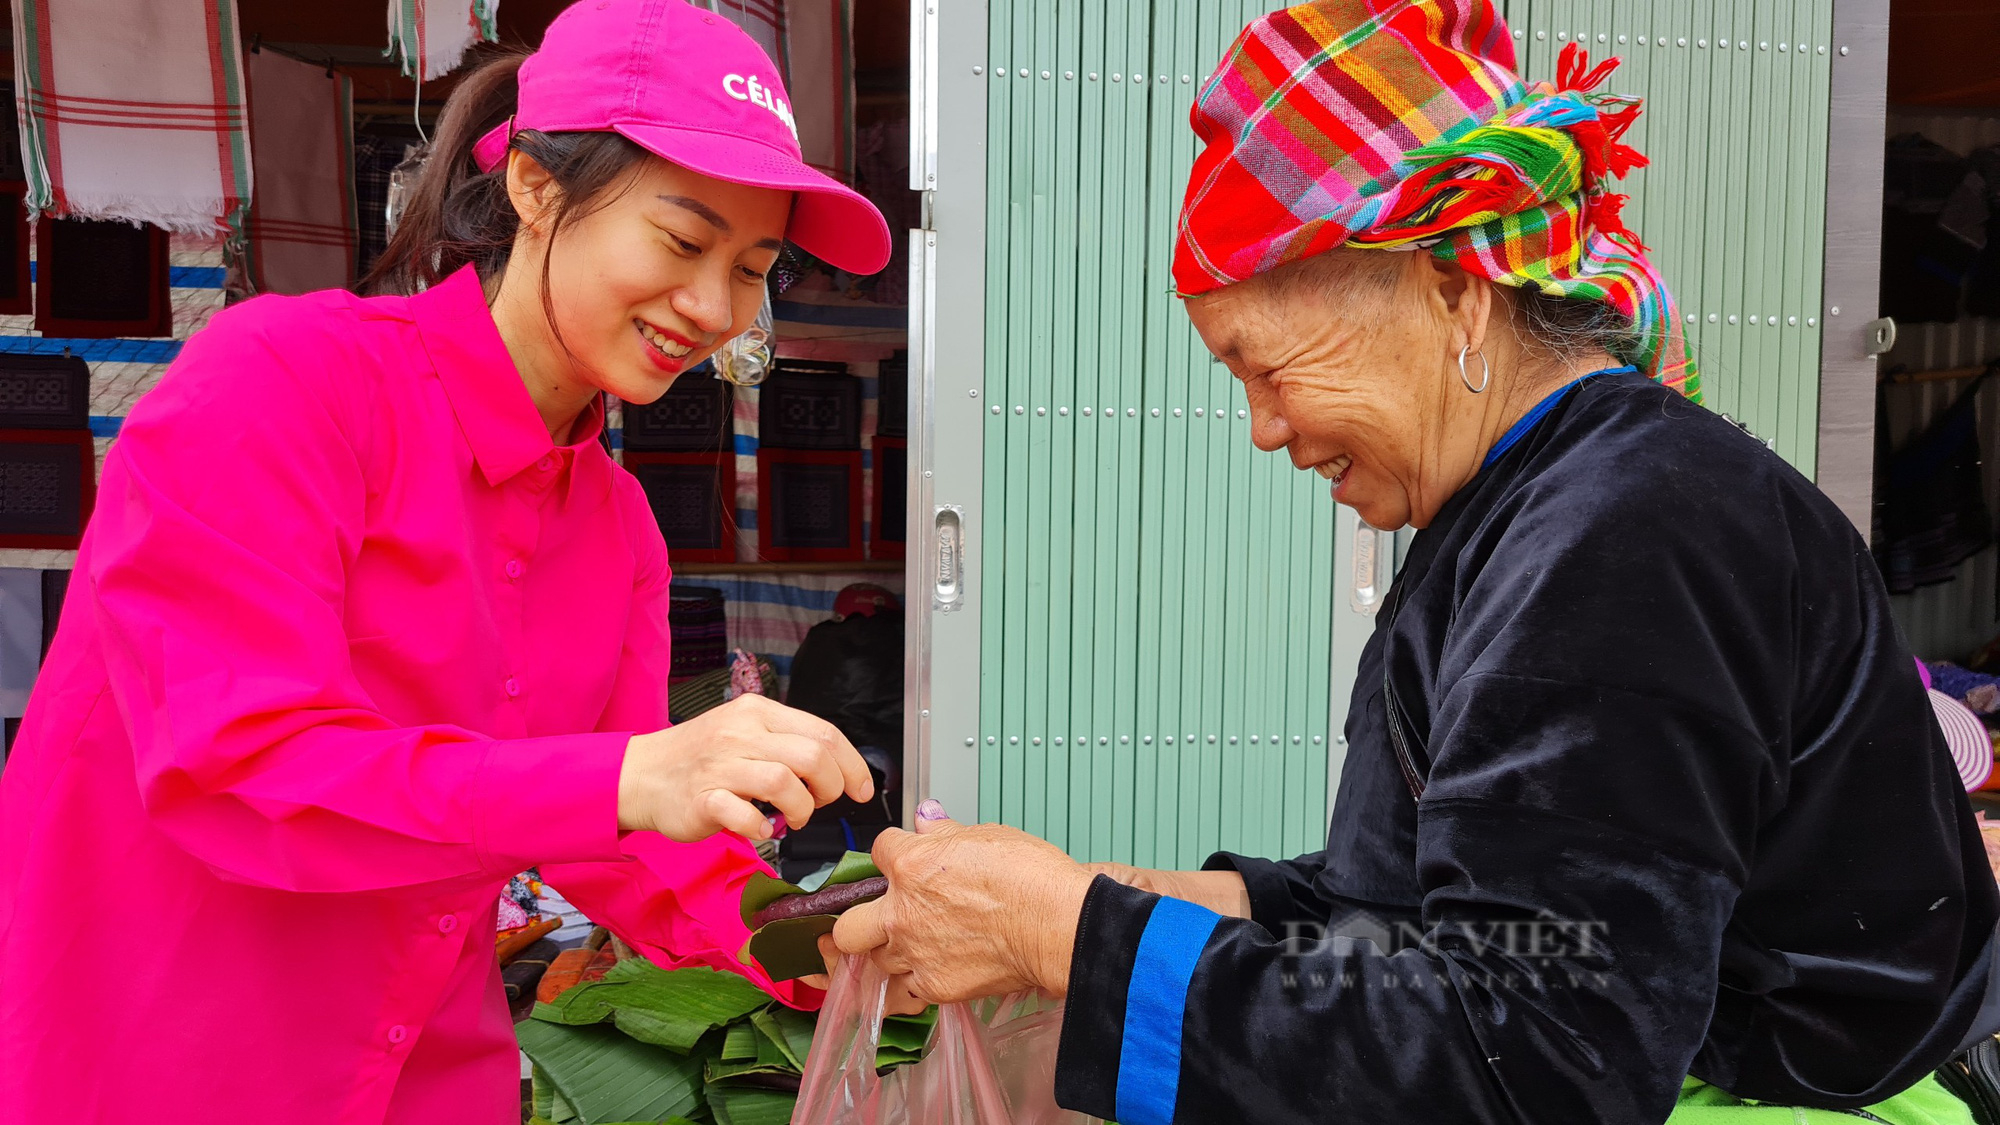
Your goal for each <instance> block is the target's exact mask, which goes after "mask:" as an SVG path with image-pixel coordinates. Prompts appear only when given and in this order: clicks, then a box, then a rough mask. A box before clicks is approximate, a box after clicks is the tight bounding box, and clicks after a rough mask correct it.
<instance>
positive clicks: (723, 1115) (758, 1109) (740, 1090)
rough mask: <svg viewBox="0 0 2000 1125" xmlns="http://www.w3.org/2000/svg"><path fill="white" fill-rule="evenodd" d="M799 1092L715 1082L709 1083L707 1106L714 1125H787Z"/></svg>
mask: <svg viewBox="0 0 2000 1125" xmlns="http://www.w3.org/2000/svg"><path fill="white" fill-rule="evenodd" d="M798 1100H799V1096H798V1095H797V1094H795V1093H786V1092H785V1091H783V1090H768V1089H764V1088H761V1087H757V1086H740V1085H736V1084H733V1083H726V1082H725V1083H715V1084H711V1085H710V1086H709V1087H708V1108H709V1110H710V1111H711V1112H713V1113H714V1114H715V1125H788V1123H789V1122H790V1121H791V1119H792V1109H793V1107H794V1106H796V1105H797V1103H798Z"/></svg>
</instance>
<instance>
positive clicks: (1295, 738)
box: [1292, 734, 1300, 746]
mask: <svg viewBox="0 0 2000 1125" xmlns="http://www.w3.org/2000/svg"><path fill="white" fill-rule="evenodd" d="M1299 741H1300V739H1299V736H1298V735H1296V734H1295V735H1293V736H1292V745H1294V746H1297V745H1298V744H1299Z"/></svg>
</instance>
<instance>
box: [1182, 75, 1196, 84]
mask: <svg viewBox="0 0 2000 1125" xmlns="http://www.w3.org/2000/svg"><path fill="white" fill-rule="evenodd" d="M1192 81H1194V75H1192V74H1183V75H1181V85H1183V86H1185V85H1187V84H1188V83H1190V82H1192Z"/></svg>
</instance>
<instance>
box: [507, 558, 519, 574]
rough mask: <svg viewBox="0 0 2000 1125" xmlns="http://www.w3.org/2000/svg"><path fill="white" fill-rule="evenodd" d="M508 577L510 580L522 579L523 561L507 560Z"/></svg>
mask: <svg viewBox="0 0 2000 1125" xmlns="http://www.w3.org/2000/svg"><path fill="white" fill-rule="evenodd" d="M507 577H508V578H519V577H521V560H520V559H508V560H507Z"/></svg>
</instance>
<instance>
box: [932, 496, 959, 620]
mask: <svg viewBox="0 0 2000 1125" xmlns="http://www.w3.org/2000/svg"><path fill="white" fill-rule="evenodd" d="M933 528H934V530H935V532H936V542H937V570H936V572H935V573H934V574H933V575H932V580H933V582H934V585H933V587H932V589H931V606H932V608H934V609H937V610H939V611H940V612H943V613H950V612H951V611H953V610H955V609H958V608H960V607H961V606H963V605H964V604H965V511H964V509H962V508H960V507H958V506H957V505H956V504H940V505H938V508H937V515H936V518H935V521H934V524H933Z"/></svg>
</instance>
